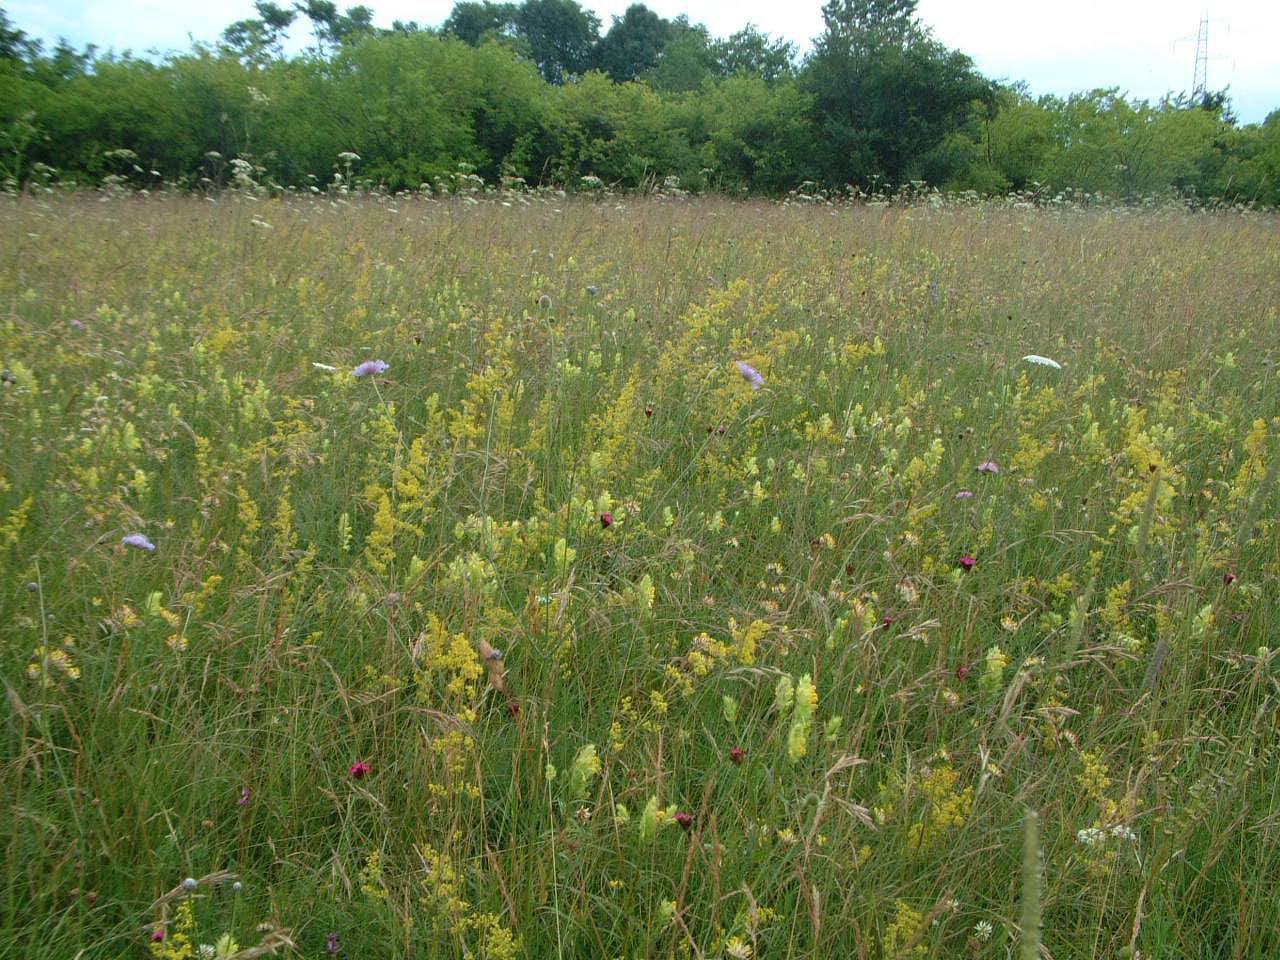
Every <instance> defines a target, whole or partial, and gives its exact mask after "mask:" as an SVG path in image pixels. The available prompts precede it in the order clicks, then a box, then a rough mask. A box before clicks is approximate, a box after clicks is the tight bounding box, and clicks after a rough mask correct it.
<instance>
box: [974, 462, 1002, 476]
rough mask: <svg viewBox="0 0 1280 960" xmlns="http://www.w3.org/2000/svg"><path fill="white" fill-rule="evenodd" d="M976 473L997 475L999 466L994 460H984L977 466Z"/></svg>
mask: <svg viewBox="0 0 1280 960" xmlns="http://www.w3.org/2000/svg"><path fill="white" fill-rule="evenodd" d="M978 472H979V473H999V472H1000V464H998V463H996V462H995V461H994V460H984V461H983V462H982V463H980V464H978Z"/></svg>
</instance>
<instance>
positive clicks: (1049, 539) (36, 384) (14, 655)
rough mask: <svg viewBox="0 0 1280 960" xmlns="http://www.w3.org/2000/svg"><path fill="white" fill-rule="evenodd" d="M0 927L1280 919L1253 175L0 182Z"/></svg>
mask: <svg viewBox="0 0 1280 960" xmlns="http://www.w3.org/2000/svg"><path fill="white" fill-rule="evenodd" d="M0 226H2V228H3V229H2V231H0V366H2V367H3V368H4V375H3V383H0V440H2V442H3V454H4V455H3V458H2V459H0V571H2V572H3V577H2V578H0V631H2V635H3V638H4V640H3V645H2V646H0V682H2V683H3V687H4V700H5V704H4V707H3V714H2V716H3V725H2V728H0V729H2V734H0V737H2V739H0V755H2V757H3V763H4V769H3V773H4V775H3V777H2V778H0V797H2V798H3V804H2V806H0V849H2V851H3V853H2V855H0V857H2V859H0V870H2V871H3V873H2V875H3V895H2V896H0V955H2V956H6V957H15V958H17V957H21V958H30V960H55V958H56V960H65V958H72V957H75V958H84V960H96V958H117V957H122V958H135V957H136V958H155V960H188V958H193V960H194V958H203V957H217V958H222V960H229V958H250V957H260V956H269V955H274V956H280V957H306V958H321V957H329V956H339V957H351V958H375V960H376V958H401V957H404V958H408V957H415V958H431V960H446V958H447V960H454V958H458V960H461V958H475V960H515V958H523V957H529V958H599V960H613V958H622V960H644V958H699V960H702V958H707V960H710V958H730V960H748V958H759V960H764V958H793V957H794V958H800V957H839V958H846V957H847V958H858V960H901V958H917V957H918V958H927V957H930V958H954V957H966V958H990V960H997V958H1001V960H1002V958H1006V957H1015V956H1016V957H1022V958H1025V960H1031V958H1033V957H1036V956H1041V957H1046V958H1058V960H1065V958H1074V957H1101V958H1139V957H1147V958H1152V960H1155V958H1160V960H1166V958H1274V957H1276V956H1280V925H1278V924H1277V919H1276V907H1275V905H1276V903H1277V900H1278V898H1280V813H1278V812H1277V811H1280V771H1278V765H1280V754H1278V753H1277V749H1278V748H1277V734H1278V732H1280V656H1278V654H1277V651H1278V650H1280V640H1278V639H1277V637H1280V579H1278V578H1280V536H1278V535H1277V518H1278V511H1280V494H1277V485H1278V484H1277V473H1278V472H1280V376H1278V374H1277V370H1276V364H1277V362H1280V346H1278V344H1280V338H1278V334H1280V229H1278V228H1280V220H1278V219H1277V217H1276V215H1274V214H1264V213H1259V212H1236V213H1226V212H1217V213H1215V212H1202V213H1190V212H1187V211H1186V210H1184V209H1178V208H1174V207H1151V208H1149V209H1120V208H1114V209H1113V208H1108V209H1083V208H1077V207H1072V206H1066V205H1060V206H1056V207H1054V206H1050V207H1047V208H1044V207H1042V208H1034V209H1033V208H1030V207H1028V206H1026V205H1023V204H1016V203H1008V202H991V203H982V204H978V203H961V202H955V201H947V202H935V203H933V204H931V203H929V202H921V203H883V204H855V203H848V204H844V203H824V202H814V203H804V202H797V201H796V200H795V198H793V199H792V200H791V201H788V202H753V203H744V202H731V201H727V200H717V199H693V198H689V197H684V196H679V195H676V196H661V195H659V196H653V197H647V198H645V197H632V196H608V195H602V196H597V197H595V198H592V199H575V198H574V197H571V196H564V195H563V194H556V193H551V192H542V193H536V194H528V193H519V194H517V193H498V192H494V193H489V194H481V195H477V196H471V197H465V198H438V199H431V198H426V197H410V196H402V197H393V196H369V197H361V196H356V195H354V194H349V195H343V194H340V193H335V194H332V195H328V196H326V195H320V196H316V197H309V198H304V197H298V196H282V197H277V198H275V199H265V198H255V197H254V196H252V195H250V194H247V193H238V192H227V193H222V194H211V195H209V196H207V197H201V196H191V195H185V196H184V195H179V194H171V193H164V192H160V193H156V194H154V195H145V194H139V195H132V196H124V195H113V194H110V193H103V194H96V193H90V192H83V193H80V194H74V193H73V194H69V195H66V196H40V195H35V196H28V197H25V198H12V197H5V198H3V199H2V200H0Z"/></svg>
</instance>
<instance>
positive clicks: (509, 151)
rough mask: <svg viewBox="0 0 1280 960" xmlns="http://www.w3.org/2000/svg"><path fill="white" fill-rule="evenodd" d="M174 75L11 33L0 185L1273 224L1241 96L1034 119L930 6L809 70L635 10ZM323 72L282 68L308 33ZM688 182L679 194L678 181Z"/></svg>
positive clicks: (253, 35)
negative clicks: (462, 180)
mask: <svg viewBox="0 0 1280 960" xmlns="http://www.w3.org/2000/svg"><path fill="white" fill-rule="evenodd" d="M255 8H256V14H257V16H255V17H251V18H247V19H244V20H240V21H237V22H235V23H232V24H230V25H229V26H228V27H227V28H226V29H225V30H224V31H223V33H222V35H221V37H220V39H219V40H218V41H217V42H215V43H197V44H194V45H193V47H192V48H191V49H190V50H188V51H185V52H181V53H173V54H169V55H166V56H163V57H162V58H155V57H152V58H146V57H137V56H134V55H132V54H129V53H125V54H115V53H107V54H102V53H100V52H99V51H97V50H95V49H94V48H92V47H89V48H86V49H83V50H76V49H74V48H72V47H70V46H69V45H68V44H66V43H65V42H62V41H59V42H58V43H57V44H56V45H54V46H53V47H52V48H48V49H46V47H45V45H44V44H43V43H41V42H39V41H37V40H34V39H32V38H30V37H28V36H27V35H26V34H25V33H24V32H23V31H22V30H21V29H19V28H18V26H16V25H15V24H13V23H12V22H11V21H10V20H9V18H8V17H7V16H6V15H5V13H4V11H3V9H0V180H3V181H4V182H5V183H6V184H7V185H8V187H9V188H10V189H18V188H21V187H25V186H27V185H31V184H39V183H44V182H53V181H73V182H85V183H96V182H101V181H103V180H105V179H107V178H110V179H111V181H112V182H116V183H128V184H133V185H137V186H155V185H160V184H174V183H176V184H180V185H186V186H190V187H196V186H199V185H202V184H204V185H209V184H224V183H227V182H228V181H229V180H231V179H232V178H234V177H237V176H240V177H251V178H253V179H254V180H255V181H256V182H259V183H262V184H274V185H278V186H284V187H295V188H299V189H309V188H310V189H317V190H319V189H324V188H326V187H327V186H330V185H332V184H334V183H335V182H344V181H348V180H350V179H352V178H358V179H361V180H362V181H364V182H366V183H367V184H369V185H372V186H377V187H381V188H383V189H387V190H404V189H412V190H416V189H421V188H423V187H424V185H425V186H429V187H432V188H433V189H450V188H451V186H452V185H456V184H457V183H458V181H459V177H460V176H465V177H467V178H470V182H478V180H477V178H479V179H482V180H483V181H485V183H488V184H497V183H500V182H506V183H509V184H510V183H516V184H520V183H523V184H527V185H530V186H533V185H557V186H569V187H579V186H583V185H587V186H590V185H594V184H607V185H614V186H617V187H620V188H625V189H643V188H646V187H648V186H651V185H654V184H661V183H663V182H667V183H678V184H679V185H680V186H681V187H682V188H684V189H688V190H715V191H723V192H728V193H754V194H766V195H768V194H774V195H776V194H781V193H786V192H788V191H791V190H795V189H797V188H800V187H802V186H804V187H806V188H810V185H812V187H816V188H826V189H847V188H849V187H855V188H858V189H860V190H862V191H866V192H876V191H890V190H894V189H897V188H901V187H903V186H904V185H912V184H920V183H927V184H930V185H934V186H938V187H943V188H947V189H951V190H973V191H977V192H979V193H982V194H1003V193H1007V192H1010V191H1030V192H1037V193H1041V194H1045V195H1052V194H1055V193H1058V192H1061V191H1066V190H1070V191H1075V192H1077V193H1083V194H1102V195H1107V196H1112V197H1118V198H1122V199H1130V200H1133V199H1139V198H1146V197H1153V196H1171V195H1176V196H1183V197H1194V198H1202V199H1209V198H1212V199H1217V200H1223V201H1228V202H1253V203H1258V204H1264V205H1277V204H1280V111H1277V112H1273V113H1272V114H1271V115H1270V116H1269V117H1268V118H1267V120H1266V121H1265V122H1264V123H1261V124H1251V125H1241V124H1240V123H1238V122H1237V119H1236V118H1235V116H1234V115H1233V114H1232V112H1231V109H1230V104H1229V100H1228V99H1227V96H1226V94H1225V92H1217V93H1208V94H1204V93H1202V94H1200V95H1198V96H1187V95H1170V96H1167V97H1165V98H1164V99H1162V100H1160V101H1159V102H1155V103H1152V102H1148V101H1142V100H1135V99H1131V98H1129V97H1127V96H1125V95H1124V94H1123V93H1122V92H1121V91H1119V90H1116V89H1097V90H1092V91H1087V92H1081V93H1079V94H1076V95H1072V96H1068V97H1058V96H1040V97H1036V96H1032V95H1031V94H1030V93H1029V92H1028V91H1027V89H1026V88H1025V87H1024V86H1022V85H1018V84H1013V85H1010V84H1005V83H998V82H995V81H993V80H991V79H989V78H986V77H984V76H983V75H982V74H981V73H980V72H979V71H978V70H977V69H976V68H975V66H974V64H973V61H972V60H971V59H970V58H969V57H968V56H966V55H965V54H964V53H963V52H961V51H958V50H951V49H948V48H947V47H946V46H945V45H943V44H942V43H940V42H939V41H938V40H937V39H936V37H934V35H933V34H932V33H931V31H930V30H929V29H928V27H927V26H926V25H925V24H923V23H922V22H921V21H920V19H919V18H918V16H917V12H916V0H830V2H828V3H827V4H826V5H825V6H824V7H823V10H822V15H823V21H824V29H823V32H822V33H821V35H820V36H818V37H817V38H815V40H814V44H813V49H812V50H811V51H810V52H809V53H808V54H807V55H805V56H803V57H802V56H800V55H799V52H798V51H797V49H796V48H795V46H794V45H792V44H790V43H788V42H786V41H783V40H779V39H776V38H772V37H770V36H768V35H766V34H764V33H761V32H760V31H758V30H756V29H755V28H753V27H751V26H748V27H746V28H744V29H743V30H741V31H739V32H738V33H735V34H733V35H732V36H730V37H727V38H717V37H713V36H711V35H710V33H709V32H708V30H707V29H706V28H705V27H704V26H702V25H701V24H696V23H691V22H690V21H689V19H688V18H687V17H683V16H682V17H676V18H674V19H666V18H663V17H661V16H659V15H658V14H656V13H654V12H653V11H652V10H650V9H649V8H648V7H646V6H644V5H643V4H634V5H632V6H631V7H629V8H628V9H627V10H626V12H625V13H624V14H623V15H622V16H621V17H615V18H613V22H612V24H611V25H610V26H609V27H608V29H607V30H605V29H603V25H602V24H601V22H600V20H599V19H598V18H597V17H595V16H594V15H593V14H592V13H591V12H590V11H588V10H586V9H584V8H583V7H582V6H580V5H579V4H578V3H577V2H575V0H524V2H523V3H520V4H516V3H494V2H489V0H480V2H475V0H465V2H459V3H457V4H455V6H454V8H453V10H452V12H451V13H450V15H449V17H448V18H447V19H446V20H445V21H444V22H443V23H442V24H439V25H437V26H427V25H420V24H418V23H415V22H401V21H397V22H396V23H395V24H394V25H393V26H392V27H391V28H390V29H379V28H377V27H375V26H374V24H373V15H372V11H371V10H370V9H369V8H368V7H365V6H354V7H350V8H348V9H346V10H339V8H338V7H337V6H336V4H334V3H332V2H328V0H305V2H298V3H295V4H293V5H291V6H286V5H282V4H278V3H274V2H269V0H259V2H257V3H256V4H255ZM299 28H302V29H304V30H305V31H306V32H307V35H308V37H309V42H308V44H307V46H306V47H305V49H303V50H301V51H300V52H292V53H290V52H286V46H287V45H288V40H289V38H290V37H291V36H292V35H293V34H291V31H296V30H298V29H299ZM671 178H675V180H672V179H671Z"/></svg>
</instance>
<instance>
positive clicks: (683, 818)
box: [675, 810, 693, 830]
mask: <svg viewBox="0 0 1280 960" xmlns="http://www.w3.org/2000/svg"><path fill="white" fill-rule="evenodd" d="M675 821H676V823H678V824H680V829H681V830H688V829H689V828H690V827H692V826H693V814H691V813H686V812H685V811H684V810H681V811H680V812H679V813H677V814H676V815H675Z"/></svg>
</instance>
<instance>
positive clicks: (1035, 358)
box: [1022, 353, 1062, 370]
mask: <svg viewBox="0 0 1280 960" xmlns="http://www.w3.org/2000/svg"><path fill="white" fill-rule="evenodd" d="M1022 362H1023V363H1034V364H1038V365H1039V366H1042V367H1052V368H1053V369H1054V370H1061V369H1062V364H1060V363H1059V362H1058V361H1057V360H1050V359H1049V358H1048V357H1042V356H1040V355H1039V354H1037V353H1029V354H1027V355H1026V356H1025V357H1023V358H1022Z"/></svg>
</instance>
